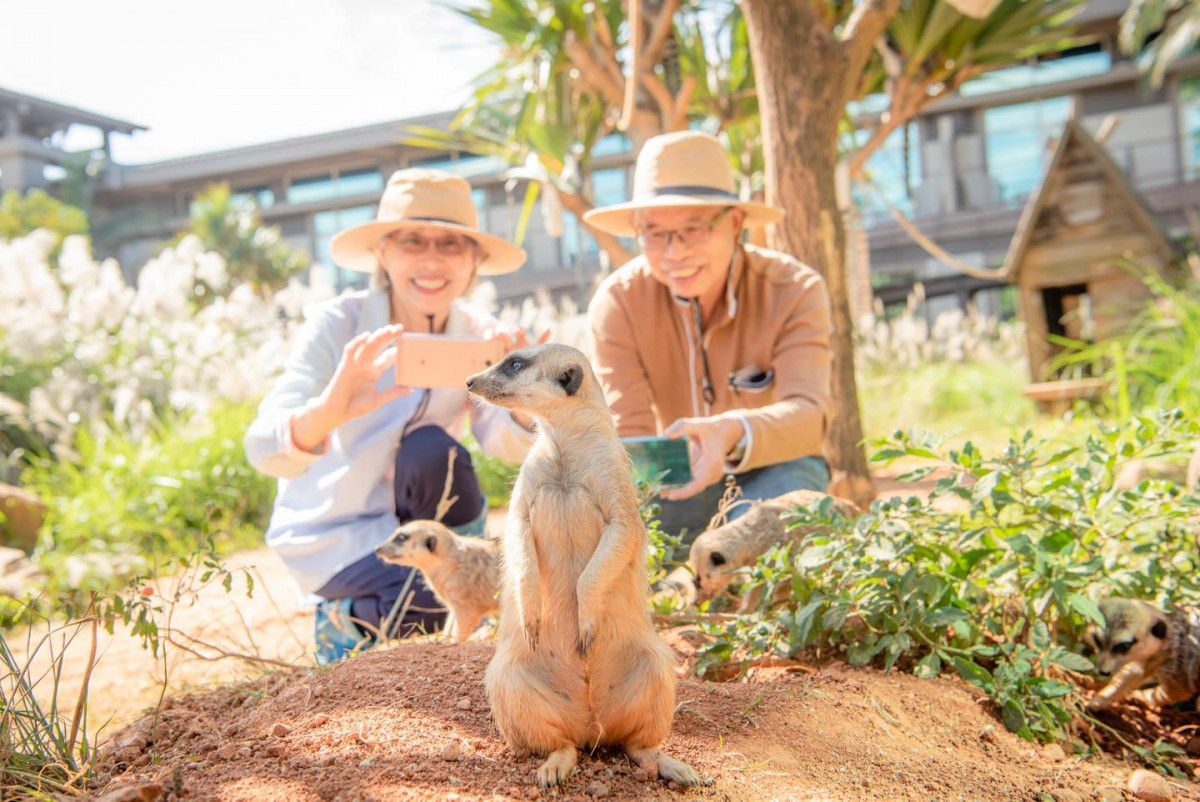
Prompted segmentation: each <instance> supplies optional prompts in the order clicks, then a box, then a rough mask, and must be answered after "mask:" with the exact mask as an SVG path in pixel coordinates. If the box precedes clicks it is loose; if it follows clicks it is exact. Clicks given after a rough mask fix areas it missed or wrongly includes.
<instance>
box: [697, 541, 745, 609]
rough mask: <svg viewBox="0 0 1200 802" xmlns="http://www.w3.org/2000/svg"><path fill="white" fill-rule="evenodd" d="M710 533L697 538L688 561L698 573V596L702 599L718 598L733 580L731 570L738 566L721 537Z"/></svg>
mask: <svg viewBox="0 0 1200 802" xmlns="http://www.w3.org/2000/svg"><path fill="white" fill-rule="evenodd" d="M719 531H720V530H719V529H714V530H713V532H719ZM708 534H710V533H707V532H706V533H705V534H703V535H700V537H698V538H696V540H695V542H694V543H692V550H691V552H689V555H688V562H689V563H691V566H692V571H693V573H695V575H696V598H697V599H698V600H700V601H706V600H708V599H713V598H716V597H717V596H719V595H720V594H721V593H723V592H724V591H725V588H727V587H729V583H730V582H732V581H733V575H732V573H731V572H732V571H733V570H735V569H736V568H737V566H735V565H732V564H731V563H730V555H729V553H728V549H727V548H726V547H725V546H724V545H723V544H722V543H721V542H720V541H719V539H717V538H712V537H708Z"/></svg>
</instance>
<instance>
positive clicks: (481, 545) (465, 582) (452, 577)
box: [375, 521, 500, 643]
mask: <svg viewBox="0 0 1200 802" xmlns="http://www.w3.org/2000/svg"><path fill="white" fill-rule="evenodd" d="M375 555H376V556H377V557H379V559H381V560H383V561H384V562H386V563H392V564H393V565H406V566H408V567H410V568H416V569H417V570H419V571H420V572H421V573H422V574H424V575H425V579H426V581H427V582H428V584H429V589H430V590H432V591H433V595H434V596H436V597H437V598H438V601H440V602H441V603H442V604H443V605H445V607H446V609H448V610H449V611H450V614H449V616H447V618H446V628H445V631H446V634H447V635H448V636H449V637H450V638H451V639H453V640H456V641H458V642H459V643H461V642H463V641H465V640H466V639H467V638H468V637H470V635H471V633H472V632H474V631H475V627H477V626H479V622H480V621H482V620H483V619H484V617H485V616H487V615H489V614H492V613H495V612H498V611H499V609H500V605H499V602H498V601H497V600H496V590H497V588H499V587H500V569H499V566H498V565H497V562H498V561H497V555H496V546H495V543H494V542H493V541H491V540H487V539H486V538H481V537H464V536H462V535H458V534H455V533H454V532H453V531H452V530H451V529H450V528H449V527H447V526H444V525H443V524H440V523H438V522H437V521H409V522H408V523H406V524H404V525H403V526H401V527H400V528H399V529H397V530H396V531H395V532H394V533H393V534H392V536H391V538H389V539H388V541H387V542H386V543H384V544H383V545H382V546H380V547H379V548H377V549H375Z"/></svg>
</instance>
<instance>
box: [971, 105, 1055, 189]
mask: <svg viewBox="0 0 1200 802" xmlns="http://www.w3.org/2000/svg"><path fill="white" fill-rule="evenodd" d="M1072 107H1073V103H1072V100H1071V98H1070V97H1053V98H1048V99H1046V100H1039V101H1035V102H1033V103H1021V104H1018V105H1016V106H999V107H997V108H994V109H987V110H986V111H984V113H983V128H984V133H985V135H986V137H987V149H986V155H987V169H988V178H990V179H991V181H992V184H993V185H994V186H995V188H996V198H997V200H998V201H1000V202H1001V203H1002V204H1004V205H1005V206H1013V205H1017V204H1020V203H1023V202H1024V201H1025V199H1026V198H1028V197H1029V196H1030V195H1031V194H1032V193H1033V190H1034V189H1035V188H1036V187H1037V185H1038V182H1039V181H1040V180H1041V176H1042V165H1043V163H1044V162H1045V158H1046V144H1047V142H1048V141H1049V140H1050V139H1051V138H1053V137H1056V136H1058V135H1059V134H1060V133H1062V129H1063V125H1064V124H1065V123H1066V122H1067V120H1068V119H1069V118H1070V116H1071V109H1072Z"/></svg>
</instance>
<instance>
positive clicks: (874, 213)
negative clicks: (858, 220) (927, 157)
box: [850, 123, 922, 226]
mask: <svg viewBox="0 0 1200 802" xmlns="http://www.w3.org/2000/svg"><path fill="white" fill-rule="evenodd" d="M907 134H908V135H907V141H906V137H905V129H904V128H901V129H898V130H896V131H893V132H892V133H891V135H890V136H889V137H888V138H887V139H885V140H884V141H883V146H882V147H880V148H879V149H878V150H876V151H875V152H874V153H873V154H871V158H870V159H868V160H867V167H866V174H867V175H866V180H865V181H861V182H858V181H856V182H855V183H854V185H853V187H851V190H850V194H851V197H852V198H854V204H855V206H857V207H858V209H859V211H860V212H861V213H862V216H863V222H864V223H865V224H866V225H868V226H870V225H874V224H875V223H878V222H880V221H882V220H886V219H889V218H890V217H891V214H890V211H889V207H895V208H896V209H898V210H899V211H901V212H903V213H904V215H905V216H906V217H912V216H913V215H914V214H915V213H917V212H919V211H920V210H919V209H917V208H916V205H915V204H914V203H913V197H914V193H915V192H916V190H917V189H918V188H919V187H920V186H921V183H922V170H921V136H920V133H919V131H918V128H917V124H916V123H910V124H909V125H908V126H907ZM869 136H870V132H869V131H865V130H861V129H860V130H858V131H855V132H854V140H855V144H856V145H861V144H863V143H865V142H866V141H867V138H868V137H869Z"/></svg>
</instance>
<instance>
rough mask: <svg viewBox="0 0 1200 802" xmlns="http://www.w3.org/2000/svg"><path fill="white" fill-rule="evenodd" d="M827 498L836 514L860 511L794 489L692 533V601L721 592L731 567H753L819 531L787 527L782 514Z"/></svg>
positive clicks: (811, 506) (729, 579)
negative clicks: (769, 554)
mask: <svg viewBox="0 0 1200 802" xmlns="http://www.w3.org/2000/svg"><path fill="white" fill-rule="evenodd" d="M827 498H832V499H833V504H834V510H835V511H836V512H837V513H838V514H840V515H842V516H844V517H846V518H857V517H858V515H859V512H860V511H859V509H858V506H857V505H855V504H854V503H853V502H850V501H847V500H845V499H840V498H837V497H835V496H830V495H829V494H827V493H819V492H817V491H815V490H793V491H791V492H790V493H784V494H783V495H782V496H777V497H776V498H773V499H767V500H765V501H760V502H757V503H755V504H754V505H753V506H752V507H751V508H750V510H749V511H748V512H747V513H746V514H745V515H743V516H741V517H740V518H737V519H736V520H733V521H730V522H729V523H727V524H725V525H724V526H719V527H717V528H716V529H710V530H709V531H707V532H705V533H704V534H702V535H700V536H699V537H697V538H696V541H695V542H694V543H692V548H691V552H690V553H689V556H688V564H689V566H690V567H691V572H692V574H693V575H694V576H695V583H696V599H695V600H696V601H700V602H703V601H707V600H709V599H712V598H715V597H716V596H718V595H720V594H721V593H723V592H724V591H725V588H727V587H728V586H729V584H730V583H731V582H732V581H733V580H734V578H735V576H736V575H735V573H734V572H735V571H737V570H738V569H739V568H744V567H746V566H750V565H754V563H755V562H756V561H757V560H758V558H759V557H761V556H762V555H764V554H766V553H767V552H768V551H769V550H770V549H771V548H772V547H773V546H779V545H782V544H784V543H799V542H800V541H802V540H803V539H804V538H806V537H808V536H809V535H811V534H813V533H814V532H817V531H820V529H821V527H819V526H794V527H792V528H791V529H789V528H788V518H787V516H788V514H789V513H792V512H794V511H795V510H797V509H799V508H801V507H803V508H805V509H815V508H816V506H817V505H818V504H820V503H821V502H822V501H823V500H824V499H827Z"/></svg>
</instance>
